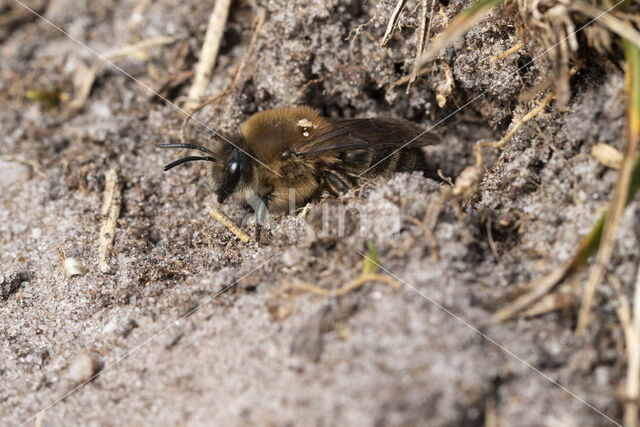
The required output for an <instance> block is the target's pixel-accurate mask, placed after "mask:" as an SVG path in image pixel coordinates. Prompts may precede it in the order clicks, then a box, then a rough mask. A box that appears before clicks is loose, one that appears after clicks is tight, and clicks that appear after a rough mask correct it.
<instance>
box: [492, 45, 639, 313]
mask: <svg viewBox="0 0 640 427" xmlns="http://www.w3.org/2000/svg"><path fill="white" fill-rule="evenodd" d="M625 47H626V48H627V49H633V50H635V51H636V54H635V55H634V56H636V57H637V58H636V59H635V60H632V61H633V62H634V63H637V64H638V66H635V67H633V68H634V73H635V74H636V77H635V78H634V79H635V81H636V82H640V54H637V53H638V50H637V49H636V48H635V46H634V45H631V44H628V43H627V44H626V45H625ZM631 104H633V105H635V107H633V108H634V109H633V110H631V108H632V107H631ZM629 105H630V106H629V108H628V110H629V112H631V111H635V112H636V116H635V118H634V120H633V123H632V122H631V121H628V135H629V136H630V135H632V133H631V132H635V135H636V143H637V139H638V135H640V114H639V113H640V85H639V87H636V88H635V91H634V92H633V93H630V99H629ZM629 159H633V156H628V157H625V162H626V163H627V164H628V163H630V162H629ZM631 169H632V170H631V176H630V180H629V184H628V187H627V188H628V190H627V192H626V196H625V197H623V201H624V204H627V203H629V201H631V199H632V198H633V196H634V195H635V193H636V192H637V191H638V188H639V187H640V155H636V157H635V162H633V164H632V167H631ZM621 173H622V172H621ZM611 206H613V204H612V205H611ZM623 207H624V206H623ZM609 210H611V207H610V208H609ZM609 210H607V212H605V213H604V214H603V215H602V216H601V217H600V219H599V220H598V222H597V223H596V225H595V226H594V227H593V228H592V229H591V232H590V233H589V234H588V235H587V236H585V238H584V239H583V240H582V243H581V244H580V247H579V248H578V251H577V253H576V255H575V256H574V257H573V259H571V260H570V261H569V262H567V263H565V264H563V265H562V266H560V267H558V268H557V269H555V270H553V271H552V272H550V273H549V274H547V275H546V276H544V277H541V278H538V279H535V280H533V281H531V282H529V283H528V284H527V285H525V286H524V289H526V290H527V292H526V293H525V294H524V295H521V296H520V297H518V298H517V299H516V300H515V301H513V302H511V304H510V305H509V306H507V307H505V308H503V309H501V310H499V311H498V312H496V313H495V314H494V316H493V319H494V321H498V322H500V321H504V320H507V319H510V318H512V317H515V316H517V315H518V314H520V313H521V312H522V311H523V310H525V309H527V308H528V307H530V306H531V305H532V304H533V303H535V302H536V301H537V300H539V299H540V298H542V297H543V296H544V295H545V294H546V293H547V292H551V290H552V289H553V288H555V287H556V286H557V285H558V284H559V283H560V282H562V281H563V280H565V279H567V278H568V277H570V276H572V275H573V274H574V273H575V272H576V271H578V270H580V268H582V267H583V266H584V265H585V264H586V262H587V260H588V259H589V258H590V257H591V256H592V255H593V254H595V253H596V252H597V251H598V250H599V248H600V247H601V245H600V242H601V239H602V237H603V233H604V227H605V219H606V218H607V217H608V216H609Z"/></svg>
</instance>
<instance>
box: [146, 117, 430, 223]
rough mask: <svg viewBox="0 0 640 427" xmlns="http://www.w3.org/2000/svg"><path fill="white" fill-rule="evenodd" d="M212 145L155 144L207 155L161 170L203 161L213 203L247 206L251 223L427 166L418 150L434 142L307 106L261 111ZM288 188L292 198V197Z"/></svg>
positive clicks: (404, 128) (409, 130)
mask: <svg viewBox="0 0 640 427" xmlns="http://www.w3.org/2000/svg"><path fill="white" fill-rule="evenodd" d="M219 137H220V138H221V139H223V141H222V142H221V143H216V144H214V145H212V146H206V147H205V146H202V145H195V144H157V145H156V146H157V147H160V148H188V149H195V150H199V151H201V152H203V153H204V154H207V155H206V156H187V157H183V158H180V159H178V160H176V161H174V162H171V163H169V164H167V165H166V166H165V167H164V170H165V171H168V170H169V169H172V168H173V167H175V166H178V165H180V164H182V163H185V162H191V161H200V160H201V161H207V162H209V172H210V176H211V178H212V181H213V183H214V186H215V193H216V195H217V199H218V202H219V203H223V202H225V201H226V200H239V201H243V202H247V201H249V200H250V199H251V198H255V197H256V196H257V197H258V198H259V201H260V203H258V205H257V206H254V204H253V203H251V205H252V206H253V208H254V210H255V212H256V220H257V222H258V223H260V222H262V221H263V220H264V218H265V216H266V212H267V211H269V212H282V211H285V210H286V209H287V208H290V207H291V206H296V207H297V206H302V205H304V204H306V203H307V202H309V201H310V200H312V199H314V198H316V197H318V196H319V195H321V194H322V193H323V192H325V191H327V192H329V193H331V194H333V195H336V196H337V195H340V194H342V193H344V192H346V191H348V190H349V189H350V188H353V187H356V186H358V185H360V184H361V183H362V182H363V180H364V179H368V178H372V177H376V176H389V175H390V174H392V173H394V172H405V171H416V170H421V171H423V172H424V173H425V175H427V176H429V177H435V176H436V175H435V173H434V172H433V171H432V170H430V168H428V166H427V161H426V159H425V154H424V152H423V151H422V149H421V147H423V146H426V145H434V144H437V143H439V141H440V138H439V137H438V136H437V135H435V134H434V133H431V132H427V131H424V130H423V129H421V128H420V127H419V126H417V125H415V124H413V123H411V122H407V121H404V120H397V119H388V118H359V119H345V120H337V121H329V120H327V119H325V118H323V117H322V116H321V115H320V113H319V112H318V111H316V110H315V109H313V108H311V107H306V106H300V107H293V108H282V109H275V110H267V111H262V112H259V113H256V114H254V115H253V116H251V117H250V118H249V119H248V120H247V121H245V122H244V123H243V124H242V125H241V127H240V129H239V131H238V132H237V133H236V134H235V135H233V136H231V137H230V138H226V137H224V136H222V135H219ZM291 189H293V191H291Z"/></svg>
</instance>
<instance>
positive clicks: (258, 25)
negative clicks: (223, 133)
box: [180, 9, 267, 144]
mask: <svg viewBox="0 0 640 427" xmlns="http://www.w3.org/2000/svg"><path fill="white" fill-rule="evenodd" d="M266 16H267V13H266V11H265V10H264V9H263V10H261V11H260V13H259V14H258V17H257V19H256V27H255V30H254V31H253V36H251V42H250V43H249V49H247V52H246V53H245V55H244V56H243V58H242V61H241V62H240V65H239V66H238V68H237V69H236V73H235V76H234V78H233V81H232V82H231V84H230V85H229V86H227V88H225V89H224V90H223V91H222V92H220V93H218V94H217V95H215V96H212V97H211V98H209V99H207V100H206V101H204V102H203V103H201V104H200V105H197V106H195V107H193V109H191V111H189V114H188V115H186V116H185V117H184V119H183V120H182V126H181V127H180V141H181V142H182V143H183V144H184V143H185V142H186V135H185V133H186V128H187V123H188V122H189V119H191V117H193V115H194V114H195V113H197V112H198V111H200V110H202V109H203V108H204V107H206V106H208V105H211V104H217V103H218V102H220V101H221V100H222V99H223V98H225V97H226V96H227V95H229V94H230V93H231V92H232V91H234V90H235V89H237V87H238V85H239V84H240V79H241V78H242V73H243V71H244V69H245V67H246V65H247V60H248V59H249V58H250V57H251V55H252V54H253V50H254V48H255V45H256V41H257V40H258V35H259V34H260V31H261V30H262V25H263V24H264V21H265V19H266Z"/></svg>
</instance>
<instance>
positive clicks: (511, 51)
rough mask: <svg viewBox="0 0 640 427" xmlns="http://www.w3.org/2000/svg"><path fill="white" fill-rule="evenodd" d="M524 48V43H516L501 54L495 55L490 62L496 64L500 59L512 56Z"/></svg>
mask: <svg viewBox="0 0 640 427" xmlns="http://www.w3.org/2000/svg"><path fill="white" fill-rule="evenodd" d="M523 47H524V43H522V42H518V43H516V44H514V45H513V46H511V47H510V48H509V49H507V50H505V51H504V52H502V53H499V54H497V55H495V56H494V57H492V58H491V62H498V61H500V60H501V59H504V58H506V57H508V56H511V55H513V54H514V53H516V52H517V51H519V50H520V49H522V48H523Z"/></svg>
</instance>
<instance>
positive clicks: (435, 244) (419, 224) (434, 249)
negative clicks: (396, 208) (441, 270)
mask: <svg viewBox="0 0 640 427" xmlns="http://www.w3.org/2000/svg"><path fill="white" fill-rule="evenodd" d="M404 217H405V219H406V220H407V221H409V222H411V223H412V224H414V225H416V226H417V227H418V228H419V229H420V230H422V232H423V233H424V234H425V235H426V236H427V238H428V239H429V240H430V241H431V261H433V262H438V260H439V257H438V240H437V239H436V235H435V234H434V233H433V231H432V230H431V229H430V228H429V227H427V226H426V225H425V224H424V223H422V221H420V220H419V219H418V218H415V217H412V216H411V215H404Z"/></svg>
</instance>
